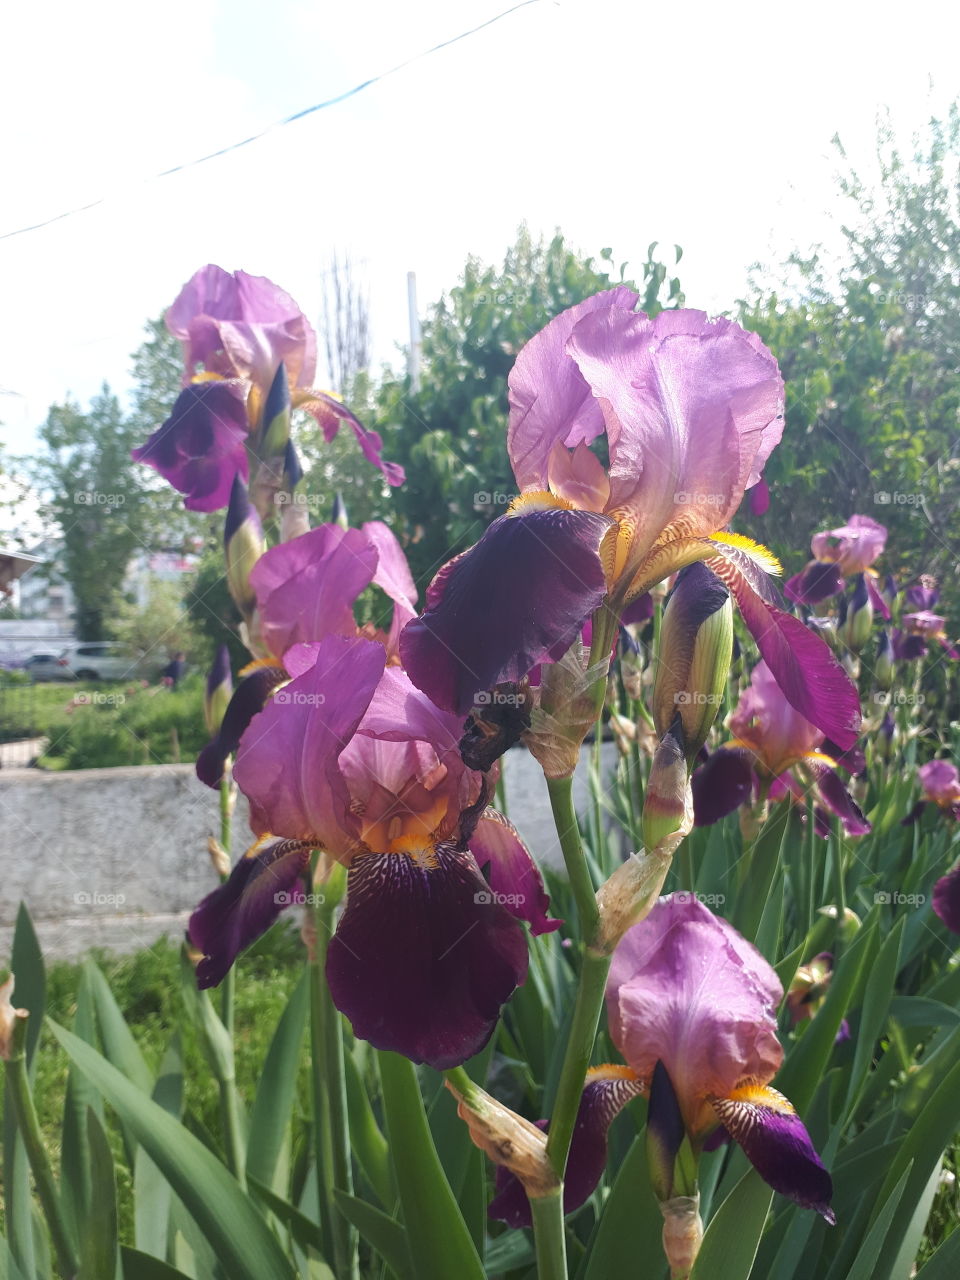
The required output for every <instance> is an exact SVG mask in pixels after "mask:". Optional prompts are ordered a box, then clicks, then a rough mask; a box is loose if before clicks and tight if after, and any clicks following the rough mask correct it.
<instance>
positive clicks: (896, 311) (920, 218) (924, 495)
mask: <svg viewBox="0 0 960 1280" xmlns="http://www.w3.org/2000/svg"><path fill="white" fill-rule="evenodd" d="M837 146H838V148H839V154H840V156H841V158H842V160H843V161H844V162H846V157H845V155H844V153H843V150H842V147H840V144H839V140H837ZM877 156H878V161H879V175H880V176H879V182H878V185H876V186H875V187H871V186H870V185H869V184H868V183H866V182H865V181H864V180H863V179H861V178H860V177H859V176H858V175H857V173H856V172H855V171H853V170H850V171H848V172H847V173H846V174H845V175H843V176H842V177H841V178H840V189H841V191H842V193H843V194H844V195H845V196H846V197H847V199H848V200H849V201H850V204H851V214H852V217H851V222H850V225H848V226H847V227H845V228H844V235H845V243H846V248H845V252H844V257H843V259H842V261H841V263H840V265H839V269H835V270H831V271H828V264H827V262H826V259H825V258H824V256H823V255H822V253H820V252H814V253H811V254H810V255H808V256H806V257H802V256H800V255H794V256H793V257H792V258H791V259H790V263H789V266H790V269H791V271H792V272H793V273H794V274H795V276H796V277H797V279H798V282H799V283H798V285H797V286H796V287H795V288H794V289H793V291H792V292H787V293H785V291H784V290H783V289H776V290H771V289H769V287H767V288H764V287H758V288H755V289H754V291H753V295H752V296H751V297H750V298H749V299H748V300H747V301H745V302H743V303H742V304H741V311H740V319H741V321H742V323H743V324H745V325H746V326H747V327H748V328H752V329H756V330H757V332H758V333H759V334H760V335H761V337H762V338H763V339H764V341H765V342H766V343H767V344H768V345H769V346H770V348H771V349H772V350H773V352H774V354H775V355H776V356H777V358H778V359H779V361H780V366H781V369H782V372H783V375H784V378H785V380H786V384H787V424H788V425H787V431H786V432H785V433H784V437H783V442H782V443H781V445H780V446H779V447H778V448H777V449H776V450H775V451H774V453H773V455H772V457H771V459H770V462H769V464H768V467H767V471H766V475H767V478H768V480H769V481H770V483H771V486H772V488H773V501H772V503H771V506H770V510H769V512H768V514H767V516H766V517H764V518H763V520H762V521H758V522H755V526H756V527H755V529H752V530H751V531H752V532H756V534H757V536H759V537H762V538H764V539H765V540H767V541H769V542H770V543H771V544H772V545H773V547H774V549H775V550H777V551H778V553H779V554H780V555H781V558H783V559H785V560H786V562H787V564H788V566H789V567H790V568H791V569H792V568H797V567H799V563H800V562H802V560H803V559H804V558H805V553H806V547H805V546H804V545H803V544H804V543H805V542H806V541H807V539H808V538H809V536H810V534H811V533H813V532H814V531H815V530H816V529H818V528H829V527H831V525H837V524H842V523H844V522H845V521H846V519H847V517H849V516H850V515H851V514H852V513H853V512H861V513H863V514H867V515H871V516H873V517H874V518H875V519H878V520H880V521H881V523H883V524H885V525H887V526H888V527H889V529H890V537H889V539H888V542H887V550H886V552H885V555H884V559H883V565H884V567H885V568H887V569H889V570H890V571H892V572H894V573H895V574H896V575H897V576H898V577H899V578H900V579H901V580H909V579H911V578H915V577H916V576H917V575H918V574H920V573H932V574H935V575H936V576H937V577H938V578H940V580H941V583H942V586H943V588H944V593H945V595H946V596H947V597H948V599H949V601H950V611H952V612H953V615H954V616H957V614H958V613H960V593H958V590H957V574H958V571H960V541H958V528H957V523H956V512H957V509H958V506H960V457H958V443H960V418H958V414H960V224H958V198H960V182H958V173H960V114H958V110H957V107H956V106H954V107H953V108H952V109H951V111H950V113H949V116H948V119H947V120H946V121H945V122H939V121H933V122H932V123H931V125H930V128H929V132H928V134H927V136H926V138H925V139H923V140H919V141H918V140H915V144H914V151H913V154H912V155H911V156H910V157H905V156H904V155H903V154H902V153H901V151H900V150H899V148H898V146H897V144H896V142H895V139H894V136H893V131H892V129H891V126H890V123H889V120H886V121H884V122H883V123H882V124H881V127H880V131H879V137H878V144H877ZM951 597H952V599H951Z"/></svg>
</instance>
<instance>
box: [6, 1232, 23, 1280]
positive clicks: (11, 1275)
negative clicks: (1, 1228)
mask: <svg viewBox="0 0 960 1280" xmlns="http://www.w3.org/2000/svg"><path fill="white" fill-rule="evenodd" d="M0 1280H26V1277H25V1276H24V1274H23V1272H22V1271H21V1270H20V1268H19V1267H18V1266H17V1264H16V1262H15V1261H14V1259H13V1254H12V1253H11V1252H10V1246H9V1245H8V1244H7V1242H6V1240H4V1238H3V1236H0Z"/></svg>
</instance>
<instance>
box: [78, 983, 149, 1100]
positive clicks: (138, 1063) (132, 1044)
mask: <svg viewBox="0 0 960 1280" xmlns="http://www.w3.org/2000/svg"><path fill="white" fill-rule="evenodd" d="M84 972H85V974H86V975H87V978H88V979H89V982H90V990H91V993H92V995H93V1002H94V1006H95V1008H96V1011H97V1024H98V1026H99V1027H100V1038H101V1040H102V1042H103V1056H104V1057H105V1058H106V1059H107V1061H108V1062H110V1063H111V1064H112V1065H113V1066H115V1067H116V1068H117V1070H118V1071H122V1072H123V1074H124V1075H125V1076H126V1078H127V1079H128V1080H129V1081H130V1082H131V1083H132V1084H135V1085H136V1086H137V1088H138V1089H140V1090H141V1091H142V1092H143V1093H146V1094H149V1093H150V1091H151V1090H152V1088H153V1073H152V1072H151V1070H150V1068H149V1067H148V1066H147V1063H146V1060H145V1058H144V1056H143V1054H142V1053H141V1052H140V1046H139V1045H138V1044H137V1042H136V1040H135V1039H134V1038H133V1033H132V1032H131V1030H130V1028H129V1027H128V1026H127V1023H126V1020H125V1019H124V1016H123V1013H122V1012H121V1010H120V1006H119V1005H118V1004H117V1002H116V1000H115V999H114V995H113V992H112V991H111V990H110V987H109V985H108V983H107V980H106V978H105V977H104V976H103V974H102V973H101V972H100V970H99V969H98V968H97V966H96V965H95V964H94V962H93V961H92V960H90V959H87V960H86V961H84Z"/></svg>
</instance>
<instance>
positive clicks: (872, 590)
mask: <svg viewBox="0 0 960 1280" xmlns="http://www.w3.org/2000/svg"><path fill="white" fill-rule="evenodd" d="M864 577H865V579H866V584H867V595H868V596H869V597H870V603H871V604H872V605H873V607H874V609H875V610H876V612H877V613H879V614H880V616H881V618H883V620H884V622H889V621H890V616H891V615H890V606H889V605H888V604H887V602H886V600H884V598H883V596H882V595H881V594H880V588H879V587H878V586H877V583H876V579H875V578H874V577H873V575H872V574H869V573H867V574H864Z"/></svg>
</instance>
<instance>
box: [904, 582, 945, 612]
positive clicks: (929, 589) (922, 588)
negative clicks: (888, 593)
mask: <svg viewBox="0 0 960 1280" xmlns="http://www.w3.org/2000/svg"><path fill="white" fill-rule="evenodd" d="M939 600H940V590H939V588H938V587H937V585H936V583H935V582H934V580H933V579H932V578H926V579H924V578H921V579H920V582H919V583H915V584H914V585H913V586H912V587H907V589H906V591H905V592H904V593H903V603H904V605H905V606H906V607H907V610H910V609H920V610H927V609H933V608H935V607H936V605H937V603H938V602H939Z"/></svg>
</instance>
